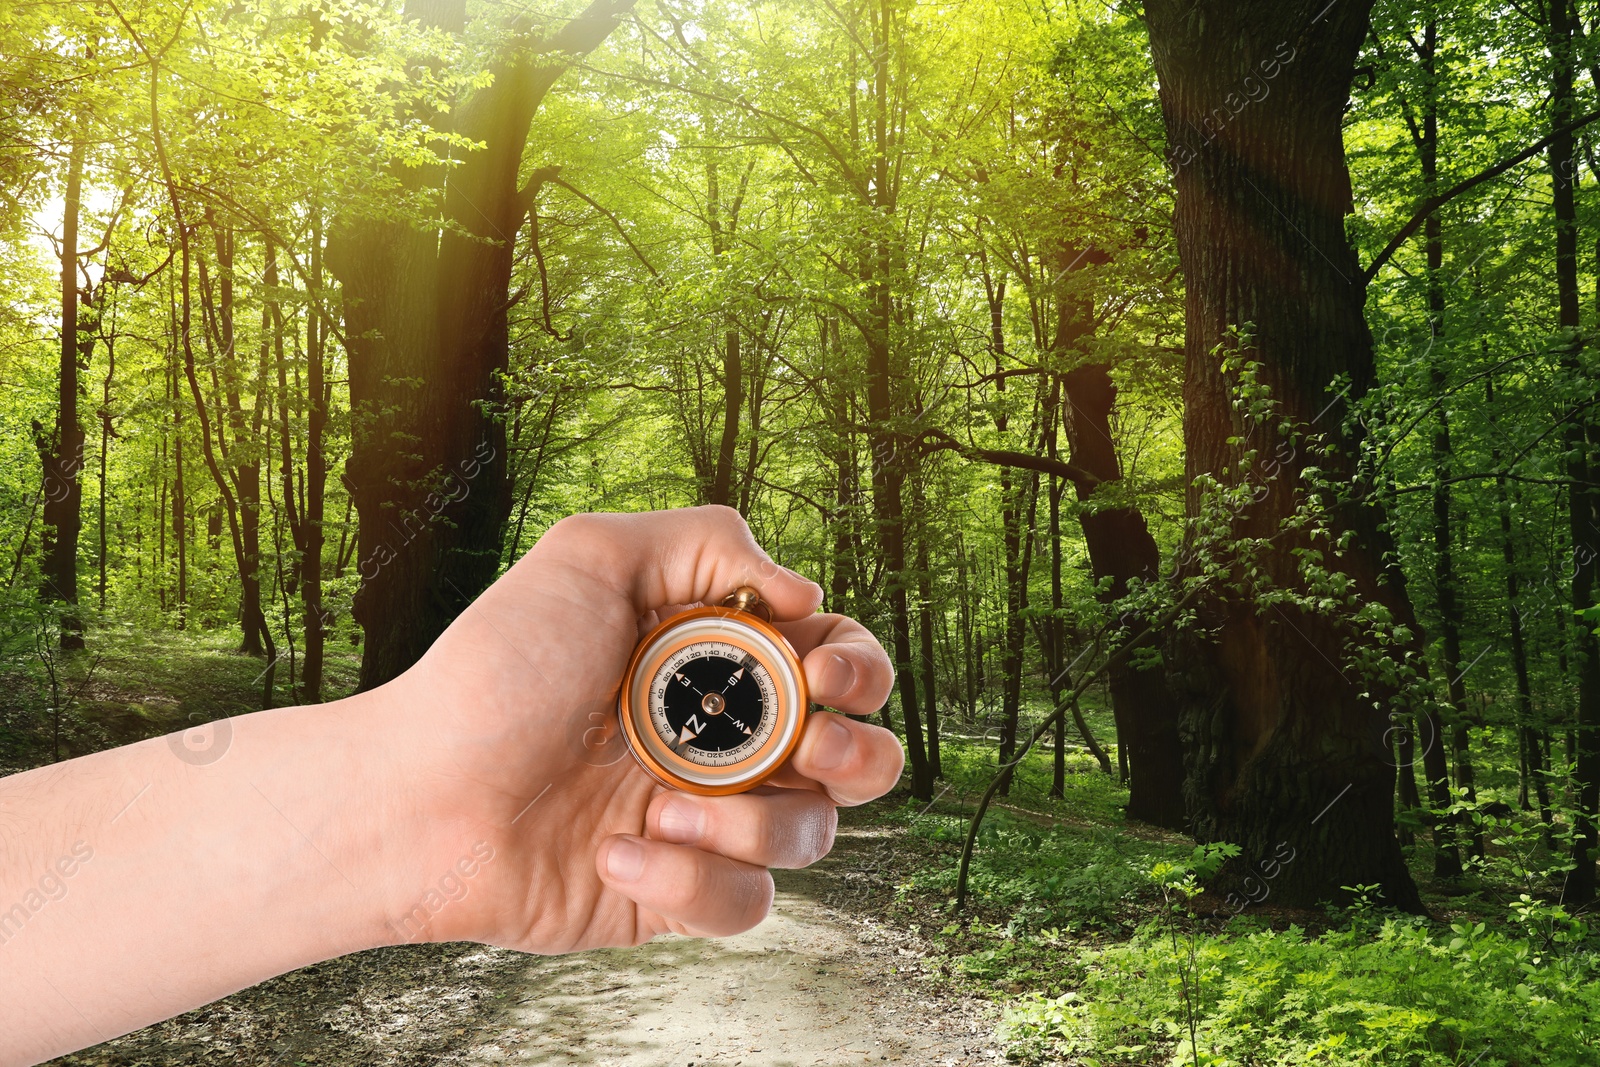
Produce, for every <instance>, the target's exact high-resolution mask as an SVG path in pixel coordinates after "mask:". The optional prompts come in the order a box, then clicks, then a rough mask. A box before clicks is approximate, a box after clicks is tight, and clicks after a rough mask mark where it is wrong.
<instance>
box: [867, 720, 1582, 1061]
mask: <svg viewBox="0 0 1600 1067" xmlns="http://www.w3.org/2000/svg"><path fill="white" fill-rule="evenodd" d="M1050 757H1051V753H1049V752H1048V751H1043V752H1038V753H1031V754H1030V755H1029V756H1028V757H1027V758H1026V759H1025V760H1024V761H1023V763H1022V764H1021V765H1020V766H1019V767H1018V773H1017V785H1016V787H1015V788H1014V789H1013V791H1012V797H1011V798H1010V799H1009V800H1007V801H1006V802H1004V804H1002V805H1000V806H997V808H996V809H994V810H992V811H991V813H990V815H989V817H988V819H987V820H986V822H985V826H984V829H983V832H982V833H981V834H980V836H979V838H978V842H977V848H976V849H975V851H974V856H973V867H972V881H971V885H972V893H973V896H972V899H971V902H970V903H969V906H968V908H967V909H966V911H965V912H964V913H962V914H959V915H958V914H956V913H954V912H953V910H952V904H953V901H952V899H951V898H952V896H953V893H954V886H955V870H956V861H957V858H958V855H959V851H960V846H961V841H962V838H963V836H964V834H965V831H966V827H967V825H968V820H969V818H970V815H971V812H972V809H973V805H974V802H975V800H976V798H977V795H978V794H979V793H980V792H981V790H982V788H983V787H984V786H985V785H986V784H987V782H988V780H989V776H990V775H992V774H993V772H994V770H995V764H994V757H993V754H992V752H985V751H983V744H982V743H981V742H980V743H966V742H960V741H946V743H945V749H944V753H943V764H944V770H945V777H944V785H943V786H941V787H940V788H944V789H946V791H945V792H944V793H943V795H941V796H940V797H939V799H938V800H936V801H935V802H934V803H933V804H932V805H924V804H917V803H914V802H909V801H908V802H906V803H904V804H903V805H901V806H899V807H897V808H893V809H891V810H889V811H886V812H885V813H883V814H882V815H880V816H879V819H880V820H881V821H885V822H887V823H889V824H890V825H893V826H897V827H900V828H901V829H902V833H903V834H904V837H902V839H901V840H903V841H905V842H906V844H907V845H909V846H910V847H908V848H906V849H905V853H906V856H907V863H908V865H907V867H906V868H905V869H903V870H901V871H899V872H898V873H897V874H896V877H897V879H898V884H897V892H896V899H895V903H894V905H893V906H892V909H891V910H892V911H893V912H895V913H896V914H895V917H896V918H897V919H899V920H900V921H902V922H905V923H907V924H916V925H919V926H920V927H921V928H922V929H925V930H926V929H929V923H930V918H931V919H932V922H933V927H932V928H933V929H935V930H937V933H936V934H934V935H933V937H932V940H933V943H934V945H935V947H936V950H937V952H938V954H939V959H938V964H937V970H938V971H939V972H940V973H941V974H944V975H948V978H947V979H945V980H946V981H948V982H950V983H952V984H953V985H954V986H955V987H957V988H959V989H960V990H962V991H964V992H969V993H976V994H979V995H983V996H986V997H989V998H992V999H994V1000H996V1001H998V1002H999V1003H1000V1004H1001V1006H1002V1008H1003V1011H1004V1022H1003V1024H1002V1027H1001V1034H1002V1037H1003V1038H1004V1039H1005V1041H1006V1044H1007V1048H1008V1051H1009V1055H1010V1056H1011V1058H1012V1059H1013V1060H1016V1061H1019V1062H1023V1063H1075V1064H1082V1065H1086V1067H1145V1065H1170V1067H1177V1065H1180V1064H1188V1065H1199V1067H1207V1065H1209V1067H1265V1065H1269V1064H1271V1065H1279V1064H1283V1065H1289V1064H1319V1065H1320V1064H1326V1065H1331V1067H1354V1065H1358V1064H1360V1065H1368V1064H1382V1065H1385V1067H1387V1065H1397V1067H1446V1065H1449V1067H1467V1065H1469V1064H1470V1065H1472V1067H1534V1065H1559V1067H1567V1065H1571V1067H1576V1065H1579V1064H1584V1065H1589V1064H1594V1063H1597V1062H1600V939H1597V938H1596V937H1595V936H1594V933H1593V931H1591V930H1590V928H1589V926H1588V924H1587V923H1586V922H1585V921H1584V920H1583V918H1582V917H1581V916H1572V915H1569V914H1567V913H1566V911H1565V910H1564V909H1562V908H1561V907H1560V906H1558V905H1555V904H1552V903H1551V902H1550V901H1551V899H1552V896H1551V892H1552V890H1554V889H1555V888H1557V887H1558V886H1559V884H1560V883H1559V873H1558V872H1557V873H1554V874H1552V873H1551V872H1547V871H1542V870H1540V869H1539V868H1540V864H1542V863H1545V862H1548V861H1550V860H1552V859H1554V857H1548V856H1546V855H1544V854H1542V853H1541V851H1540V849H1539V848H1537V847H1535V848H1531V849H1530V848H1529V847H1528V844H1529V842H1532V841H1534V840H1535V839H1536V838H1537V837H1538V836H1539V835H1538V830H1537V825H1536V823H1534V822H1531V821H1530V819H1529V817H1526V816H1522V815H1520V814H1518V815H1514V816H1513V817H1510V818H1501V819H1498V820H1494V819H1491V820H1489V821H1488V827H1489V829H1488V834H1487V836H1488V838H1489V840H1490V842H1491V847H1490V850H1489V857H1488V859H1487V860H1486V861H1485V862H1484V863H1483V864H1481V865H1480V866H1479V868H1478V869H1476V870H1474V871H1473V872H1471V873H1470V874H1469V876H1468V877H1467V878H1465V879H1462V880H1461V881H1460V882H1457V883H1453V884H1445V883H1438V882H1435V881H1434V880H1433V879H1432V878H1431V876H1428V875H1426V873H1425V870H1424V868H1427V867H1430V866H1431V853H1429V852H1428V850H1427V848H1426V847H1425V846H1417V847H1415V848H1413V849H1411V850H1409V854H1408V858H1409V859H1410V861H1411V863H1412V866H1413V869H1414V870H1415V871H1416V872H1417V875H1418V883H1419V886H1420V888H1421V889H1422V890H1423V893H1424V898H1425V901H1426V902H1427V904H1428V906H1429V909H1430V911H1431V912H1432V913H1433V916H1434V918H1433V919H1431V920H1430V919H1427V918H1419V917H1413V916H1403V915H1396V914H1386V913H1382V912H1380V911H1377V910H1375V908H1374V907H1373V906H1372V905H1371V904H1370V903H1369V902H1366V901H1360V902H1358V905H1357V906H1356V907H1355V908H1353V909H1348V910H1334V909H1332V908H1329V909H1327V910H1325V911H1322V912H1310V913H1298V914H1293V915H1290V914H1288V913H1284V912H1272V913H1268V914H1250V913H1246V914H1244V915H1241V916H1237V917H1232V918H1220V917H1216V918H1203V917H1197V916H1195V915H1194V914H1192V913H1191V912H1189V911H1188V909H1187V906H1186V905H1184V906H1182V907H1180V909H1179V911H1178V912H1176V913H1173V912H1168V911H1167V910H1166V909H1165V907H1164V905H1163V897H1162V894H1161V891H1160V886H1159V878H1160V876H1161V869H1162V868H1163V867H1168V868H1170V867H1172V866H1174V865H1175V866H1177V867H1179V868H1180V869H1181V867H1182V865H1183V864H1184V863H1185V862H1187V860H1186V857H1189V855H1190V853H1191V851H1192V843H1191V842H1188V841H1187V840H1186V839H1184V838H1182V837H1180V836H1178V835H1172V834H1167V833H1164V832H1162V831H1158V830H1153V829H1152V828H1149V827H1145V826H1142V825H1139V824H1129V823H1127V822H1126V820H1125V819H1124V818H1123V817H1122V814H1121V807H1122V805H1123V804H1125V802H1126V792H1125V791H1124V790H1123V789H1122V788H1121V786H1119V785H1118V784H1117V783H1116V782H1115V781H1114V780H1113V779H1111V778H1109V777H1107V776H1106V775H1104V774H1103V773H1101V772H1100V771H1099V769H1098V767H1097V765H1096V764H1095V763H1094V761H1093V760H1091V759H1089V758H1088V757H1087V756H1086V755H1082V754H1073V755H1069V761H1068V769H1069V773H1068V774H1067V780H1066V786H1067V788H1066V790H1065V793H1066V795H1065V796H1064V797H1063V798H1059V799H1055V798H1051V797H1049V795H1048V789H1049V784H1050V779H1051V763H1050ZM941 924H942V925H941ZM1191 1021H1192V1022H1193V1023H1194V1033H1195V1035H1196V1041H1195V1044H1194V1045H1193V1046H1191V1044H1190V1041H1189V1033H1190V1027H1189V1024H1190V1022H1191Z"/></svg>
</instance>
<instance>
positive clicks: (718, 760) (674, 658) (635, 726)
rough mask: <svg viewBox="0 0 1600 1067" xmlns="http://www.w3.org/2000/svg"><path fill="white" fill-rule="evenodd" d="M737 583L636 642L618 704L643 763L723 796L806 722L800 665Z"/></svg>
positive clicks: (666, 777) (771, 760)
mask: <svg viewBox="0 0 1600 1067" xmlns="http://www.w3.org/2000/svg"><path fill="white" fill-rule="evenodd" d="M770 619H771V611H770V610H769V609H768V608H767V605H766V604H765V603H764V602H763V601H762V600H761V597H760V595H759V594H758V593H757V592H756V591H755V590H754V589H752V588H750V587H749V586H742V587H740V588H739V589H737V590H735V591H734V592H733V594H732V595H731V596H729V597H728V598H727V599H726V600H724V601H723V602H722V606H721V607H703V608H693V609H691V610H689V611H686V612H684V613H682V614H681V615H675V616H673V617H672V618H670V619H668V620H666V621H665V622H663V623H662V624H661V625H659V626H657V627H656V628H655V629H654V630H651V631H650V633H648V634H647V635H645V638H644V640H643V641H640V642H639V647H638V648H636V649H634V652H633V659H632V660H630V661H629V663H628V670H627V673H626V674H624V675H623V677H622V692H621V693H620V694H619V696H618V697H617V709H618V712H619V714H620V716H621V719H622V736H623V737H625V738H627V741H628V749H629V751H631V752H632V753H633V757H634V759H636V760H638V761H639V765H640V766H641V767H643V768H644V769H645V770H646V771H647V772H649V773H650V775H651V776H653V777H654V778H655V779H656V780H657V781H659V782H660V783H661V784H662V785H665V786H669V787H671V788H673V789H681V790H683V791H684V792H687V793H699V794H702V795H705V796H720V795H725V794H728V793H741V792H744V791H745V790H747V789H753V788H755V787H756V786H758V785H760V784H761V783H762V782H764V781H766V780H767V779H768V778H770V777H771V776H772V775H773V774H775V773H776V772H777V770H778V768H779V767H781V766H783V764H784V761H785V760H787V759H788V758H789V756H790V755H791V754H793V752H794V749H795V746H796V745H798V744H799V743H800V736H801V734H802V733H803V732H804V731H805V722H806V706H807V700H808V699H809V697H808V694H807V693H806V679H805V671H804V669H803V668H802V667H801V665H800V657H799V656H797V655H796V654H795V651H794V648H793V647H791V646H790V644H789V642H788V640H787V639H786V638H785V637H784V636H783V634H781V633H779V632H778V630H777V628H776V627H774V626H773V625H772V623H771V621H770Z"/></svg>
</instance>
